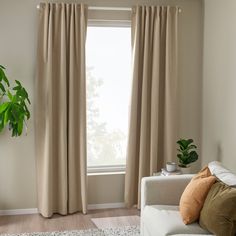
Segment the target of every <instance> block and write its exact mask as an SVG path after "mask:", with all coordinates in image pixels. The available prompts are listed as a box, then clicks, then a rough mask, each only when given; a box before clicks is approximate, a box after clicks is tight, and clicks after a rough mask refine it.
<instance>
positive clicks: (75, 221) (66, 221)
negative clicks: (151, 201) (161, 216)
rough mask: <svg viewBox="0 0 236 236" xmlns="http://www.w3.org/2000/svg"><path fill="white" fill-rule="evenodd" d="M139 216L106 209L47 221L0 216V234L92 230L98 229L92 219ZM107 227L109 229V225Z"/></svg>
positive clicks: (132, 210) (130, 211) (34, 215)
mask: <svg viewBox="0 0 236 236" xmlns="http://www.w3.org/2000/svg"><path fill="white" fill-rule="evenodd" d="M139 214H140V212H139V211H138V210H136V209H106V210H90V211H89V212H88V214H87V215H83V214H81V213H77V214H73V215H68V216H60V215H54V216H53V217H52V218H50V219H45V218H43V217H42V216H41V215H39V214H33V215H16V216H0V233H30V232H45V231H49V232H51V231H64V230H74V229H91V228H97V227H96V225H95V224H94V223H93V222H92V221H91V219H92V218H103V217H117V216H129V215H130V216H133V215H139ZM127 225H129V222H127ZM130 225H131V222H130ZM112 226H114V225H112ZM119 226H120V225H119V222H117V227H119ZM107 227H108V228H109V225H108V226H107Z"/></svg>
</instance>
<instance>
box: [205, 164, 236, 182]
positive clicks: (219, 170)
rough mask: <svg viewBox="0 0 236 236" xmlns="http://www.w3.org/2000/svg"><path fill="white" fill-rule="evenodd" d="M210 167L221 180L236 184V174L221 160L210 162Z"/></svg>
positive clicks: (212, 172)
mask: <svg viewBox="0 0 236 236" xmlns="http://www.w3.org/2000/svg"><path fill="white" fill-rule="evenodd" d="M208 168H209V169H210V172H211V174H212V175H215V176H216V178H218V179H219V180H221V181H222V182H223V183H225V184H227V185H228V186H236V175H235V174H233V173H232V172H231V171H230V170H228V169H226V168H225V167H224V166H223V165H222V164H221V163H220V162H218V161H212V162H210V163H209V164H208Z"/></svg>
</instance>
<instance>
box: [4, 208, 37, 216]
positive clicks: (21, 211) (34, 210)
mask: <svg viewBox="0 0 236 236" xmlns="http://www.w3.org/2000/svg"><path fill="white" fill-rule="evenodd" d="M37 213H38V209H37V208H27V209H12V210H0V216H10V215H28V214H37Z"/></svg>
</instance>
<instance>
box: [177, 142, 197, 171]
mask: <svg viewBox="0 0 236 236" xmlns="http://www.w3.org/2000/svg"><path fill="white" fill-rule="evenodd" d="M177 144H178V145H179V148H178V149H177V150H178V154H177V157H178V161H179V167H180V168H181V171H182V172H183V173H188V172H190V170H189V167H190V165H189V164H191V163H193V162H195V161H197V160H198V154H197V152H196V151H195V150H196V149H197V146H196V145H194V144H193V139H180V140H178V141H177Z"/></svg>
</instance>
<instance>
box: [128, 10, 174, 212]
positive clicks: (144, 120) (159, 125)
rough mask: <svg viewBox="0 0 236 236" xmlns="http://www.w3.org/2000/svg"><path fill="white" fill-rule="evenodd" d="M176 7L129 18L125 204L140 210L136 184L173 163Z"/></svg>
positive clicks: (138, 186)
mask: <svg viewBox="0 0 236 236" xmlns="http://www.w3.org/2000/svg"><path fill="white" fill-rule="evenodd" d="M177 26H178V8H177V7H170V6H167V7H164V6H163V7H162V6H137V7H135V8H134V9H133V13H132V46H133V84H132V97H131V112H130V126H129V137H128V150H127V166H126V177H125V202H126V205H127V206H128V207H131V206H133V205H136V204H137V205H138V208H140V187H141V186H140V185H141V179H142V177H144V176H150V175H153V173H154V172H157V171H158V170H160V169H161V168H162V167H163V165H164V164H165V162H166V161H171V160H175V159H176V151H175V149H176V145H175V142H176V119H177V116H176V96H177V95H176V94H177V44H178V42H177Z"/></svg>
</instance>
